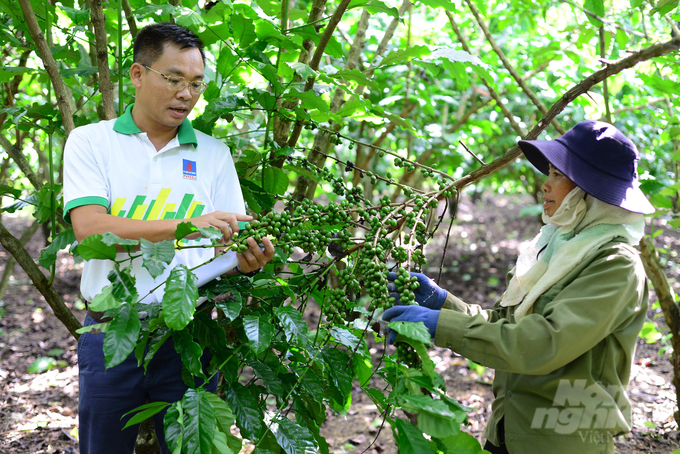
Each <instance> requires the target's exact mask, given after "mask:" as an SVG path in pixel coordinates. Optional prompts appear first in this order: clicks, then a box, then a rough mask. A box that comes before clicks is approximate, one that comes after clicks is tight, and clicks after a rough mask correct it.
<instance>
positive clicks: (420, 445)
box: [394, 419, 435, 454]
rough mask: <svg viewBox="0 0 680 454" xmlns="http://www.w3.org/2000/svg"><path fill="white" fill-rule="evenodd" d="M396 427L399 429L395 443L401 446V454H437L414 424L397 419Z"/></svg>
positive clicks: (395, 421)
mask: <svg viewBox="0 0 680 454" xmlns="http://www.w3.org/2000/svg"><path fill="white" fill-rule="evenodd" d="M394 426H395V427H396V429H397V436H396V440H395V441H396V442H397V446H399V454H435V451H434V449H432V446H431V445H430V443H429V442H428V441H427V440H426V439H425V437H423V433H422V432H421V431H420V430H418V429H417V428H416V427H415V426H414V425H413V424H411V423H410V422H408V421H404V420H403V419H395V420H394Z"/></svg>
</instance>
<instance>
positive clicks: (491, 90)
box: [446, 11, 526, 137]
mask: <svg viewBox="0 0 680 454" xmlns="http://www.w3.org/2000/svg"><path fill="white" fill-rule="evenodd" d="M446 16H447V17H448V18H449V23H450V24H451V28H453V31H454V32H455V33H456V36H457V37H458V41H460V43H461V45H462V46H463V50H464V51H465V52H467V53H468V54H471V53H472V52H470V46H468V43H467V39H465V36H464V35H463V33H462V31H461V30H460V28H459V27H458V24H456V21H455V20H454V19H453V14H451V13H450V12H449V11H447V12H446ZM482 82H483V83H484V85H485V86H486V88H487V90H489V95H490V96H491V97H492V98H493V100H494V101H496V105H497V106H498V107H499V108H500V109H501V112H503V116H504V117H505V118H507V120H508V121H509V122H510V126H512V129H514V130H515V132H516V133H517V134H518V135H519V136H520V137H524V135H525V134H526V131H524V130H523V129H522V128H521V126H520V125H519V124H518V123H517V122H516V121H515V117H514V116H513V115H512V112H510V109H508V108H507V107H506V106H505V103H503V101H502V100H501V97H500V96H499V95H498V93H496V90H494V88H493V87H492V86H491V85H490V84H489V83H487V81H486V80H485V79H484V78H483V77H482Z"/></svg>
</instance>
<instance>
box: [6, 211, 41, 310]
mask: <svg viewBox="0 0 680 454" xmlns="http://www.w3.org/2000/svg"><path fill="white" fill-rule="evenodd" d="M38 227H40V224H38V221H33V223H32V224H31V225H30V226H29V227H28V229H26V231H25V232H24V233H22V234H21V238H19V243H21V246H22V247H23V246H26V244H28V242H29V241H31V238H33V235H35V233H36V232H37V231H38ZM16 264H17V261H16V259H15V258H14V256H13V255H10V257H9V259H7V263H5V270H4V271H3V272H2V279H0V300H2V297H3V296H4V295H5V292H6V291H7V287H9V277H10V276H11V275H12V273H14V268H15V267H16Z"/></svg>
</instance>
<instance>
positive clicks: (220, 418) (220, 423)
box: [205, 393, 236, 434]
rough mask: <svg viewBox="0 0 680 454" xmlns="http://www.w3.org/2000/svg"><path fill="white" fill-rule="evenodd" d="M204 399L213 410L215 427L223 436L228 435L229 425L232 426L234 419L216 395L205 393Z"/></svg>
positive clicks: (227, 406)
mask: <svg viewBox="0 0 680 454" xmlns="http://www.w3.org/2000/svg"><path fill="white" fill-rule="evenodd" d="M205 398H206V399H208V401H209V402H210V403H211V404H212V406H213V408H214V409H215V420H216V421H217V427H218V428H219V429H220V430H221V431H222V432H224V433H225V434H228V433H230V429H231V425H232V424H234V421H235V420H236V417H235V416H234V413H233V412H232V411H231V408H229V405H227V403H226V402H225V401H223V400H222V399H220V398H219V396H218V395H217V394H213V393H205Z"/></svg>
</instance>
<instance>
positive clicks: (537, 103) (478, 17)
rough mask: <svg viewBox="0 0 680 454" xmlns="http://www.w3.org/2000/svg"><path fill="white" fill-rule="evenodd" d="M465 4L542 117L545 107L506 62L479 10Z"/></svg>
mask: <svg viewBox="0 0 680 454" xmlns="http://www.w3.org/2000/svg"><path fill="white" fill-rule="evenodd" d="M465 3H467V5H468V7H469V8H470V11H472V14H473V15H474V16H475V19H476V20H477V23H478V24H479V26H480V28H481V29H482V32H483V33H484V36H486V39H487V40H488V41H489V44H491V48H493V50H494V52H496V54H497V55H498V57H499V58H500V59H501V61H502V62H503V66H505V69H507V70H508V72H509V73H510V75H511V76H512V78H513V79H515V82H517V84H518V85H519V86H520V88H521V89H522V91H523V92H524V93H525V94H526V95H527V96H528V97H529V99H531V102H532V103H533V104H534V105H535V106H536V107H537V108H538V110H540V111H541V113H542V114H543V115H545V114H546V112H547V111H548V109H547V108H546V107H545V104H543V103H542V102H541V100H540V99H538V97H537V96H536V94H535V93H534V92H533V90H531V88H529V86H528V85H527V84H526V83H525V82H524V80H522V78H521V77H520V75H519V73H518V72H517V70H516V69H515V67H514V66H512V64H511V63H510V60H508V57H506V56H505V54H504V53H503V51H502V50H501V48H500V47H499V46H498V44H497V43H496V40H495V39H493V36H492V35H491V32H490V31H489V27H487V26H486V23H485V22H484V18H483V17H482V16H481V14H480V13H479V10H478V9H477V7H476V6H475V4H474V3H473V2H472V1H471V0H465ZM551 123H552V125H553V126H554V127H555V129H557V131H558V132H559V133H560V134H564V133H565V132H567V131H566V130H565V129H564V128H563V127H562V126H561V125H560V124H559V123H558V122H557V121H556V120H555V119H554V118H553V119H552V120H551Z"/></svg>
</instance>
